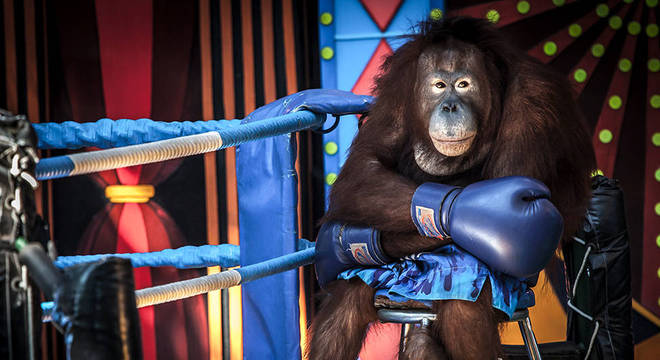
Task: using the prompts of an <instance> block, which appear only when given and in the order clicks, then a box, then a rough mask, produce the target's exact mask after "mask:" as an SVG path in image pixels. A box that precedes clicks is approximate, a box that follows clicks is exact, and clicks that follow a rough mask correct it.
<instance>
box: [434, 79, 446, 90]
mask: <svg viewBox="0 0 660 360" xmlns="http://www.w3.org/2000/svg"><path fill="white" fill-rule="evenodd" d="M433 85H434V86H435V87H436V88H438V89H444V88H446V87H447V85H446V84H445V83H443V82H442V81H438V82H436V83H435V84H433Z"/></svg>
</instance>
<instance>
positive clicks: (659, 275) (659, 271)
mask: <svg viewBox="0 0 660 360" xmlns="http://www.w3.org/2000/svg"><path fill="white" fill-rule="evenodd" d="M657 274H658V277H659V278H660V268H658V272H657ZM658 304H660V299H658Z"/></svg>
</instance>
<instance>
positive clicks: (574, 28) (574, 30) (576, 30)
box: [568, 24, 582, 38]
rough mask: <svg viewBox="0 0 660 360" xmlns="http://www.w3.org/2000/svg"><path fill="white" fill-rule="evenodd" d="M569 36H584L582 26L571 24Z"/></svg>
mask: <svg viewBox="0 0 660 360" xmlns="http://www.w3.org/2000/svg"><path fill="white" fill-rule="evenodd" d="M568 35H570V36H571V37H574V38H576V37H578V36H580V35H582V26H580V25H578V24H571V26H569V27H568Z"/></svg>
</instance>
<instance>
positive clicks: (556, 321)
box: [500, 271, 566, 345]
mask: <svg viewBox="0 0 660 360" xmlns="http://www.w3.org/2000/svg"><path fill="white" fill-rule="evenodd" d="M534 293H535V295H536V305H535V306H533V307H531V308H529V317H530V319H531V320H532V329H533V330H534V334H535V335H536V340H537V341H538V342H539V343H547V342H556V341H566V313H565V312H564V309H563V308H562V306H561V303H560V302H559V299H557V296H556V295H555V293H554V291H553V290H552V286H551V285H550V282H549V281H548V280H547V278H546V276H545V271H542V272H541V274H540V275H539V282H538V285H537V286H536V287H535V288H534ZM500 336H501V338H502V343H503V344H509V345H522V343H523V341H522V337H521V335H520V328H519V327H518V323H516V322H511V323H506V324H503V327H502V328H501V330H500Z"/></svg>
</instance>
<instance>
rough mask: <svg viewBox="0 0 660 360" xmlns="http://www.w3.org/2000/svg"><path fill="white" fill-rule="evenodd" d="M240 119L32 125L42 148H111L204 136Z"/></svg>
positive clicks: (230, 125)
mask: <svg viewBox="0 0 660 360" xmlns="http://www.w3.org/2000/svg"><path fill="white" fill-rule="evenodd" d="M240 124H241V120H208V121H172V122H164V121H154V120H151V119H137V120H129V119H119V120H110V119H100V120H98V121H95V122H88V123H77V122H75V121H65V122H63V123H52V122H51V123H39V124H32V127H33V128H34V131H35V133H36V134H37V138H38V139H39V143H38V147H39V149H42V150H45V149H80V148H83V147H97V148H100V149H109V148H113V147H119V146H129V145H137V144H144V143H149V142H154V141H160V140H167V139H173V138H177V137H181V136H189V135H195V134H201V133H205V132H209V131H218V130H222V129H228V128H231V127H235V126H240Z"/></svg>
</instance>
